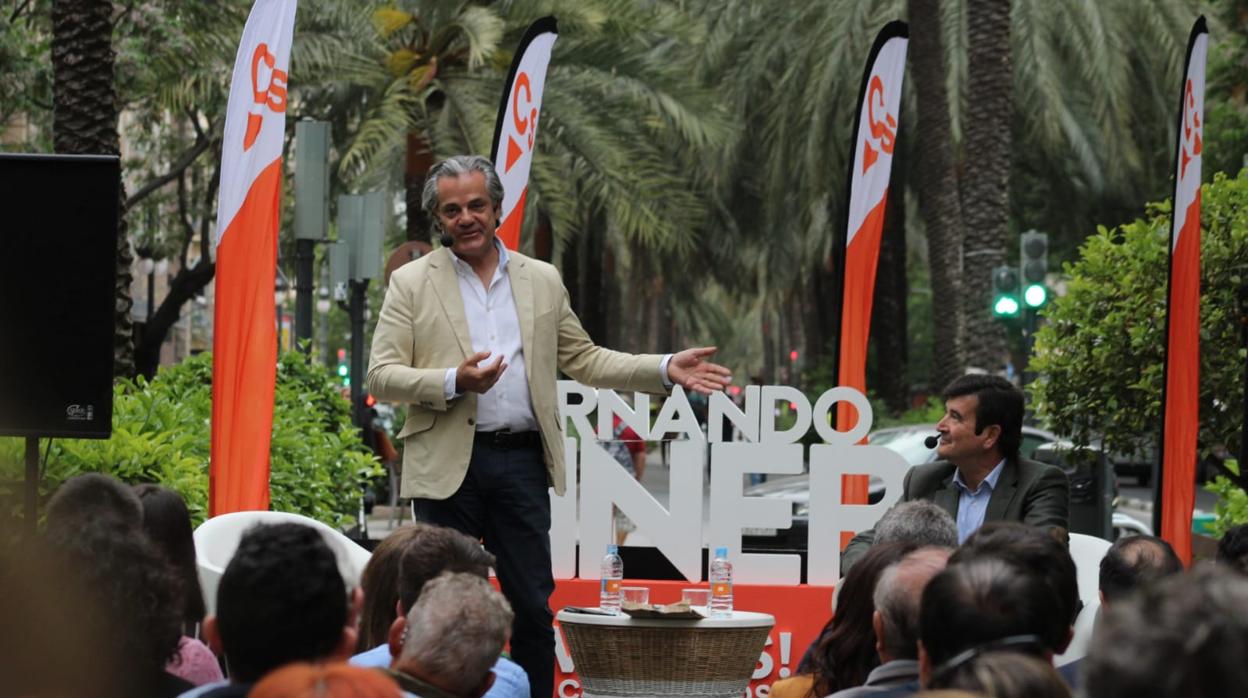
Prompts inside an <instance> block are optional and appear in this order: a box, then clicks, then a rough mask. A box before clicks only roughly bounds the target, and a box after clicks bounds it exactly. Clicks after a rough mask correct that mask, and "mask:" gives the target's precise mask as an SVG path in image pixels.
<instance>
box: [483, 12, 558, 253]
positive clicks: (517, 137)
mask: <svg viewBox="0 0 1248 698" xmlns="http://www.w3.org/2000/svg"><path fill="white" fill-rule="evenodd" d="M558 38H559V27H558V25H557V24H556V22H555V18H554V17H543V18H541V19H539V20H537V21H536V22H534V23H533V24H530V25H529V28H528V29H527V30H525V32H524V36H523V37H522V38H521V39H520V47H519V48H517V49H516V57H515V58H514V59H513V60H512V62H511V72H510V73H508V75H507V89H506V90H505V91H504V92H503V101H502V104H501V105H499V108H498V121H497V123H496V124H495V126H494V147H493V148H492V153H493V156H494V157H493V159H494V169H496V170H498V176H499V177H501V178H502V180H503V211H502V215H501V216H500V217H499V221H501V222H500V223H499V225H498V237H499V239H500V240H502V241H503V244H504V245H506V246H507V248H508V249H512V250H514V249H518V248H519V246H520V223H521V222H522V221H523V220H524V200H525V197H526V196H527V195H528V193H529V169H530V168H531V166H532V164H533V145H534V143H535V142H536V141H537V121H538V117H539V116H540V114H541V111H542V91H543V90H544V89H545V87H546V68H547V67H548V66H549V65H550V52H551V51H552V50H553V49H554V46H555V40H556V39H558Z"/></svg>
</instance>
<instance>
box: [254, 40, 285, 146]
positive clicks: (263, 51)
mask: <svg viewBox="0 0 1248 698" xmlns="http://www.w3.org/2000/svg"><path fill="white" fill-rule="evenodd" d="M261 64H264V68H265V70H264V72H265V73H267V75H266V77H267V78H268V80H267V81H266V83H265V84H264V86H263V87H261V80H260V78H261V70H260V66H261ZM276 65H277V56H274V55H273V54H272V53H269V47H268V46H267V45H266V44H260V45H258V46H256V51H255V53H253V54H252V55H251V92H252V105H251V109H250V110H248V113H247V133H246V134H244V136H243V151H244V152H246V151H247V150H250V149H251V146H253V145H255V142H256V138H257V137H259V135H260V127H261V125H263V123H264V107H266V106H267V107H268V108H269V109H270V110H271V111H274V112H278V113H281V112H284V111H286V81H287V79H288V78H287V75H286V71H284V70H275V69H274V66H276Z"/></svg>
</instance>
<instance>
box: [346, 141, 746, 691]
mask: <svg viewBox="0 0 1248 698" xmlns="http://www.w3.org/2000/svg"><path fill="white" fill-rule="evenodd" d="M502 200H503V188H502V183H501V182H500V181H499V178H498V175H497V174H496V173H495V171H494V168H493V166H492V165H491V163H490V162H489V161H488V160H486V159H485V158H481V157H470V156H457V157H453V158H449V159H447V160H445V161H443V162H440V163H438V164H437V165H435V166H434V167H433V168H432V169H431V170H430V172H429V176H428V178H427V180H426V184H425V189H424V192H423V196H422V204H423V206H424V208H425V210H426V211H427V212H428V213H429V214H430V218H431V219H432V220H434V221H435V225H436V227H437V228H438V230H439V231H440V233H441V239H442V245H443V247H442V248H441V249H438V250H435V251H434V252H432V253H430V254H428V255H426V256H424V257H422V258H420V259H418V260H416V261H414V262H412V263H409V264H406V265H404V266H402V267H400V268H399V269H398V270H396V271H395V272H394V273H393V274H392V275H391V277H390V286H389V288H388V290H387V292H386V298H385V301H384V302H383V304H382V308H381V314H380V317H379V318H378V322H377V329H376V332H375V334H374V336H373V349H372V357H371V360H370V363H369V371H368V388H369V392H371V393H372V394H373V395H374V396H375V397H377V398H378V399H380V400H386V401H391V402H402V403H407V421H406V422H404V424H403V429H402V431H400V432H399V437H400V438H401V439H402V440H403V446H404V449H403V477H402V490H401V492H402V495H403V496H404V497H412V498H413V511H414V512H415V514H416V516H417V517H418V518H419V519H421V520H423V521H428V522H431V523H435V524H439V525H444V526H449V527H452V528H455V529H458V530H460V531H463V532H465V533H467V534H468V535H470V536H473V537H475V538H480V539H481V540H482V541H483V542H484V544H485V547H486V549H488V550H489V551H490V552H491V553H493V554H494V555H495V557H496V558H497V560H498V564H497V567H496V570H497V572H498V579H499V584H500V586H501V587H502V590H503V593H504V594H505V595H506V596H507V598H508V600H509V601H510V602H511V605H512V607H513V608H514V609H515V612H516V618H515V625H514V629H513V633H512V642H511V648H512V656H513V658H514V659H515V660H516V662H517V663H518V664H520V665H521V666H522V667H524V669H525V671H527V672H528V674H529V683H530V690H531V694H532V696H534V698H538V697H540V698H546V696H550V695H551V694H552V692H553V689H554V633H553V630H552V628H551V620H552V614H551V611H550V607H549V605H548V600H549V597H550V594H551V592H552V591H553V590H554V581H553V579H552V575H551V563H550V537H549V531H550V500H549V496H548V494H547V488H548V487H550V486H553V487H554V488H555V491H556V493H558V494H563V489H564V488H563V482H564V467H565V465H564V460H563V446H562V439H563V432H562V425H561V423H560V419H559V414H558V404H557V401H556V392H555V381H556V378H557V371H559V370H562V371H563V372H564V373H566V374H567V375H569V376H571V377H572V378H574V379H576V380H578V381H580V382H581V383H584V384H587V385H592V386H595V387H602V388H615V389H618V390H632V391H643V392H653V393H660V392H667V390H668V389H669V387H670V386H671V385H672V384H679V385H682V386H684V387H685V388H687V389H691V390H697V391H699V392H703V393H709V392H712V391H715V390H720V389H722V388H723V387H724V386H725V385H727V383H728V381H729V374H728V370H727V369H725V368H723V367H722V366H718V365H716V364H712V363H710V362H708V361H705V359H706V358H707V357H709V356H710V355H711V354H712V353H714V349H713V348H700V349H687V350H685V351H682V352H680V353H677V354H672V355H668V356H660V355H647V354H642V355H634V354H626V353H622V352H616V351H611V350H609V349H604V348H602V347H599V346H596V345H595V344H594V343H593V341H592V340H590V338H589V335H588V334H586V332H585V330H584V329H583V328H582V327H581V323H580V321H579V320H578V319H577V317H576V315H575V314H574V313H573V312H572V309H571V306H570V304H569V301H568V292H567V290H566V289H565V288H564V286H563V281H562V279H561V278H560V277H559V272H558V271H557V270H556V269H555V268H554V267H553V266H551V265H550V264H547V263H545V262H542V261H539V260H536V259H531V258H529V257H526V256H524V255H522V254H520V253H518V252H514V251H511V250H507V249H505V248H504V247H503V246H502V244H501V243H500V242H498V241H497V239H496V238H495V235H494V232H495V229H496V228H497V226H498V217H499V213H500V208H501V205H502Z"/></svg>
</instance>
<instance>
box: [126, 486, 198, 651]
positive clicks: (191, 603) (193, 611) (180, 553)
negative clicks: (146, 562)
mask: <svg viewBox="0 0 1248 698" xmlns="http://www.w3.org/2000/svg"><path fill="white" fill-rule="evenodd" d="M134 493H135V494H136V495H138V497H139V502H140V503H141V504H142V505H143V530H144V531H145V532H147V537H148V538H150V539H151V541H152V542H153V543H155V544H156V547H157V548H159V549H160V551H161V553H162V554H164V556H165V559H167V560H168V561H169V562H170V563H171V564H172V565H173V568H174V570H175V571H176V572H177V574H178V577H179V580H180V581H181V583H182V596H183V602H182V608H181V614H182V623H183V625H184V628H183V631H184V632H185V633H186V634H188V635H193V634H194V630H195V626H196V625H198V624H199V623H201V622H203V620H204V612H205V609H204V592H203V591H202V590H201V589H200V586H199V571H198V570H197V569H196V568H195V539H194V537H193V536H192V534H191V515H190V513H189V512H188V511H187V510H186V502H184V501H183V500H182V495H180V494H178V493H177V492H174V491H173V490H171V489H169V488H168V487H162V486H160V485H136V486H135V487H134Z"/></svg>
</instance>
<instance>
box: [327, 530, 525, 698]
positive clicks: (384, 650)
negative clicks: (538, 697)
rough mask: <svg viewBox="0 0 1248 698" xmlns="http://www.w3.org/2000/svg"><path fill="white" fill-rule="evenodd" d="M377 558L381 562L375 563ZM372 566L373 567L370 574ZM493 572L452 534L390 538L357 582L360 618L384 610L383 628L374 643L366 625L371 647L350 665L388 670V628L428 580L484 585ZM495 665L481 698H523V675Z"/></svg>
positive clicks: (374, 626)
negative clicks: (387, 580) (383, 579)
mask: <svg viewBox="0 0 1248 698" xmlns="http://www.w3.org/2000/svg"><path fill="white" fill-rule="evenodd" d="M409 531H410V532H409ZM396 537H398V538H399V542H398V543H396V544H394V545H391V544H390V543H389V541H390V540H391V539H393V538H396ZM383 547H384V548H385V549H384V550H383ZM379 555H380V556H382V560H381V561H380V562H378V556H379ZM374 563H376V564H377V565H378V567H377V568H376V569H375V568H374ZM493 566H494V556H493V555H491V554H490V553H489V552H487V551H486V550H485V549H483V548H482V547H481V543H480V542H478V541H475V540H473V539H471V538H469V537H468V536H466V535H464V534H463V533H460V532H459V531H456V530H455V529H453V528H445V527H442V526H433V525H430V524H419V523H418V524H416V525H415V526H413V527H412V528H410V529H401V530H400V531H399V532H396V533H393V534H391V535H390V536H389V537H387V538H386V539H385V540H384V541H382V543H381V545H379V546H377V550H376V551H374V552H373V557H372V559H370V560H369V563H368V566H367V567H366V568H364V581H362V582H361V585H362V586H364V588H365V595H364V603H365V608H366V611H365V617H371V616H379V615H380V613H381V609H382V608H383V607H384V608H388V609H389V622H387V623H386V625H385V630H384V634H383V635H381V637H380V640H377V637H378V631H381V630H382V627H381V625H382V624H381V621H380V618H375V619H374V620H372V621H370V630H369V634H370V635H371V637H372V640H370V641H375V642H376V644H375V645H370V647H371V649H367V650H365V651H362V652H360V653H359V654H356V655H355V656H354V657H352V658H351V663H352V664H354V665H356V666H365V667H379V668H380V667H388V666H390V665H391V663H392V662H393V661H394V655H393V654H392V650H393V645H392V643H391V642H390V640H391V638H392V634H393V632H394V627H395V626H398V625H402V624H403V623H404V618H405V617H406V616H407V615H408V614H409V613H410V612H411V610H412V607H413V606H415V604H416V602H417V601H418V600H419V599H420V597H421V595H422V594H423V590H424V589H425V588H426V586H427V585H428V583H429V581H430V580H432V579H434V578H436V577H438V576H439V575H442V574H443V573H447V572H457V573H461V572H462V573H466V574H471V575H475V576H477V577H479V578H481V579H487V578H488V577H489V573H490V568H491V567H493ZM382 570H386V573H387V574H388V573H393V574H394V580H393V582H392V586H391V587H390V588H389V589H386V588H385V587H384V586H383V585H382V584H381V583H379V582H377V581H375V579H374V578H375V577H376V576H377V574H379V573H382ZM370 571H371V572H370ZM370 590H371V591H373V593H375V594H378V597H377V598H376V599H375V600H374V601H370V600H369V597H368V594H369V592H370ZM380 594H386V595H384V596H381V595H380ZM368 609H371V610H368ZM396 610H397V613H398V617H397V618H396V617H395V613H396ZM495 660H496V661H495V662H494V667H493V671H494V675H495V677H496V678H495V680H494V681H493V684H492V685H491V686H490V688H489V691H488V692H487V693H486V696H487V698H524V697H526V696H528V695H529V679H528V676H526V675H525V673H524V669H521V668H520V666H519V665H518V664H516V663H515V662H513V661H511V660H510V659H508V658H507V657H504V656H501V655H499V656H497V657H495Z"/></svg>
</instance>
